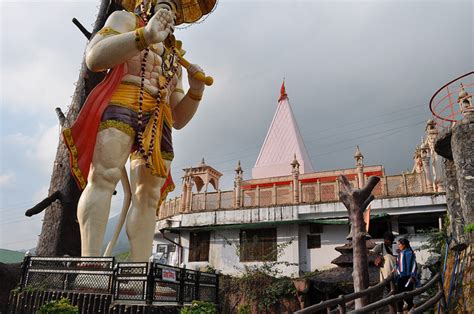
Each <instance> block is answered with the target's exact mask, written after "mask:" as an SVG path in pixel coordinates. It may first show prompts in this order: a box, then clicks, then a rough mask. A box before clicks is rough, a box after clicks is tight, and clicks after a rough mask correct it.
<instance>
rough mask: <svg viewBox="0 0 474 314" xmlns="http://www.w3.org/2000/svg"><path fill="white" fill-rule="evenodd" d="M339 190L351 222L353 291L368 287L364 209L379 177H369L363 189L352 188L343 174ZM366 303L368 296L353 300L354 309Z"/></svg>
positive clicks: (371, 197) (370, 199)
mask: <svg viewBox="0 0 474 314" xmlns="http://www.w3.org/2000/svg"><path fill="white" fill-rule="evenodd" d="M339 180H340V181H341V183H342V185H341V188H342V190H341V192H339V199H340V200H341V202H342V203H343V204H344V206H345V207H346V208H347V211H348V212H349V219H350V222H351V235H350V236H351V237H352V248H353V254H354V255H353V265H354V269H353V272H352V278H353V280H354V291H355V292H358V291H361V290H364V289H367V288H368V287H369V264H368V260H367V246H366V243H365V241H366V236H367V232H366V228H365V222H364V217H363V214H364V211H365V209H366V208H367V206H368V205H369V204H370V202H371V201H372V200H373V199H374V196H373V195H372V194H371V193H372V190H373V189H374V188H375V186H376V185H377V183H378V182H379V181H380V178H379V177H370V178H369V180H368V182H367V184H366V185H365V187H364V188H363V189H353V187H352V185H351V183H350V182H349V180H347V178H346V177H345V176H340V177H339ZM367 304H368V298H367V297H363V298H359V299H356V300H355V306H356V309H359V308H361V307H363V306H365V305H367Z"/></svg>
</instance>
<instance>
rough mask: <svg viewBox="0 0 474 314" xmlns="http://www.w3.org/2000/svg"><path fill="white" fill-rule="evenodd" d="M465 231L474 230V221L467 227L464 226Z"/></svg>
mask: <svg viewBox="0 0 474 314" xmlns="http://www.w3.org/2000/svg"><path fill="white" fill-rule="evenodd" d="M464 232H466V233H471V232H474V222H473V223H470V224H468V225H467V226H466V227H464Z"/></svg>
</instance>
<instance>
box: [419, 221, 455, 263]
mask: <svg viewBox="0 0 474 314" xmlns="http://www.w3.org/2000/svg"><path fill="white" fill-rule="evenodd" d="M448 225H449V217H448V216H445V217H444V219H443V227H442V229H441V230H438V229H436V228H432V229H430V230H429V231H428V232H426V233H425V234H426V235H427V236H428V240H427V241H426V243H425V244H423V245H422V246H421V247H420V249H421V250H428V252H430V253H436V254H439V255H441V256H444V249H445V245H446V240H447V239H448Z"/></svg>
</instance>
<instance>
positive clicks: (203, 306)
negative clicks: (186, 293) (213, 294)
mask: <svg viewBox="0 0 474 314" xmlns="http://www.w3.org/2000/svg"><path fill="white" fill-rule="evenodd" d="M180 314H217V309H216V306H215V305H214V303H211V302H205V301H193V302H192V303H191V306H185V307H183V308H182V309H181V312H180Z"/></svg>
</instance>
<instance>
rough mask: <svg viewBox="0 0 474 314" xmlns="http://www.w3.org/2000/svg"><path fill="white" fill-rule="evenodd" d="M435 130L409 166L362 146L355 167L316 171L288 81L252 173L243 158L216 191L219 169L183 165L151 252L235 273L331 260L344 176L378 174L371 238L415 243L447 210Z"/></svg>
mask: <svg viewBox="0 0 474 314" xmlns="http://www.w3.org/2000/svg"><path fill="white" fill-rule="evenodd" d="M435 133H436V128H435V125H434V122H433V121H431V120H430V121H428V123H427V127H426V136H425V138H424V139H423V142H422V143H421V144H420V146H419V147H417V148H416V150H415V155H414V167H413V171H412V172H409V173H401V174H398V175H386V174H385V170H384V168H383V166H381V165H365V164H364V156H363V153H362V151H361V150H360V149H359V147H357V148H356V151H355V154H354V156H353V158H354V167H353V168H349V169H336V170H325V171H314V169H313V166H312V164H311V159H310V157H309V154H308V152H307V150H306V147H305V145H304V142H303V138H302V136H301V133H300V131H299V128H298V124H297V122H296V119H295V117H294V115H293V112H292V109H291V105H290V102H289V98H288V95H287V93H286V90H285V86H284V83H283V84H282V87H281V91H280V97H279V99H278V106H277V109H276V112H275V115H274V117H273V120H272V123H271V125H270V128H269V130H268V132H267V135H266V137H265V141H264V143H263V145H262V147H261V150H260V153H259V155H258V158H257V160H256V163H255V166H254V167H253V169H252V170H251V178H249V179H245V176H244V169H242V167H241V165H240V162H239V163H238V164H237V166H236V168H235V176H234V188H233V189H231V190H220V189H219V179H220V177H221V176H222V174H221V173H220V172H219V171H218V170H216V169H214V168H213V167H212V165H207V164H206V163H205V161H204V159H203V160H202V161H201V162H200V163H199V164H198V165H197V166H195V167H190V168H187V169H183V170H184V176H183V181H182V194H181V195H180V196H177V197H175V198H173V199H169V200H167V201H166V202H164V203H163V204H162V206H161V208H160V211H159V217H158V221H157V224H156V232H155V241H154V253H155V257H156V258H158V259H159V260H160V261H161V262H163V263H167V264H170V265H180V266H184V265H186V267H188V268H198V269H205V268H206V267H212V268H213V269H216V270H218V271H220V272H222V273H224V274H234V275H235V274H239V272H240V270H242V269H244V267H245V266H249V265H258V264H261V263H262V262H263V261H276V262H281V263H279V264H278V266H277V267H279V268H280V270H281V272H282V274H283V275H287V276H298V275H300V274H302V273H305V272H310V271H314V270H316V269H318V270H322V269H326V268H330V267H335V266H336V265H334V264H332V263H331V262H332V261H333V260H335V259H336V258H337V257H338V256H339V255H340V253H339V252H338V251H336V250H335V248H336V247H341V246H343V245H345V244H346V243H347V240H346V237H347V235H348V233H349V224H348V218H347V210H346V208H345V207H344V205H343V204H342V203H341V202H339V196H338V195H339V189H340V183H339V181H338V176H340V175H345V176H346V177H347V178H348V179H349V180H350V181H351V183H352V184H353V185H354V186H356V187H361V186H363V185H364V184H365V182H366V180H367V178H368V177H370V176H373V175H375V176H379V177H380V178H381V180H380V182H379V184H378V185H377V186H376V187H375V189H374V191H373V194H374V196H375V200H374V201H373V202H372V203H371V206H370V207H371V211H370V225H369V233H370V235H371V236H372V239H373V240H374V241H378V240H377V239H379V240H380V239H381V238H382V235H383V233H384V232H385V231H387V230H389V231H392V232H393V233H395V234H397V235H404V236H409V237H410V239H411V242H412V246H413V247H414V248H415V249H416V248H417V247H419V246H420V245H421V243H422V242H423V241H424V240H425V239H426V231H429V230H431V229H438V228H441V225H442V217H443V216H444V215H445V213H446V197H445V193H444V186H443V184H442V178H441V173H443V171H441V170H442V168H441V164H440V161H439V160H436V159H435V158H436V157H435V156H436V154H435V153H434V148H433V139H434V138H435V137H436V135H435ZM209 185H211V186H212V187H214V190H213V191H209V190H208V187H209ZM425 253H426V252H420V253H419V254H418V260H419V261H421V262H423V260H425V259H426V258H427V254H425Z"/></svg>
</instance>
